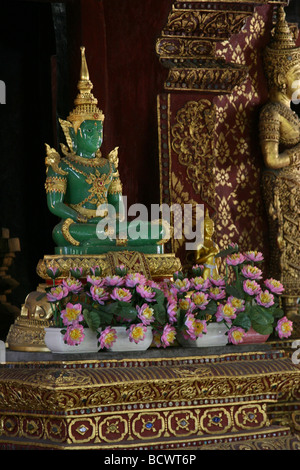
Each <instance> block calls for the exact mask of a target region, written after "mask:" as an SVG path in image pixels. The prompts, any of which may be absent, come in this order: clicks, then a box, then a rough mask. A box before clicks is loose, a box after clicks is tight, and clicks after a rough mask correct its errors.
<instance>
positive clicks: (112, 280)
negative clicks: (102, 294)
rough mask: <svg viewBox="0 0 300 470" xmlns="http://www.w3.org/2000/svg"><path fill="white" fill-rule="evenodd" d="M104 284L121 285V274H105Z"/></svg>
mask: <svg viewBox="0 0 300 470" xmlns="http://www.w3.org/2000/svg"><path fill="white" fill-rule="evenodd" d="M105 284H106V285H107V286H122V285H123V284H124V278H123V277H121V276H117V275H114V276H106V278H105Z"/></svg>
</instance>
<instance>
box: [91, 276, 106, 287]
mask: <svg viewBox="0 0 300 470" xmlns="http://www.w3.org/2000/svg"><path fill="white" fill-rule="evenodd" d="M86 280H87V282H88V283H89V284H91V285H92V286H97V287H102V286H104V284H105V280H104V279H103V278H102V277H100V276H96V275H95V274H91V275H88V276H87V278H86Z"/></svg>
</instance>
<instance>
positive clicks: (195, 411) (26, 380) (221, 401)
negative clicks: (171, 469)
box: [0, 352, 300, 449]
mask: <svg viewBox="0 0 300 470" xmlns="http://www.w3.org/2000/svg"><path fill="white" fill-rule="evenodd" d="M101 356H103V357H104V355H103V354H102V355H101V354H100V355H99V358H100V360H99V359H97V360H94V361H75V362H65V363H61V362H52V363H51V362H50V363H49V362H48V363H38V362H36V363H29V364H18V363H16V364H9V365H7V366H2V367H0V407H1V409H2V410H3V411H2V414H1V418H0V448H3V446H5V445H6V443H9V442H10V443H14V444H16V441H15V440H16V439H17V440H20V441H21V442H20V445H22V443H23V444H24V445H26V443H27V444H28V443H31V444H33V443H34V442H38V444H39V446H41V448H47V447H51V448H52V447H54V448H55V446H58V448H59V447H60V448H64V447H66V448H73V447H72V446H81V448H86V447H85V446H93V447H94V448H99V449H100V448H103V449H105V448H112V446H114V445H116V446H118V447H119V448H125V449H126V448H131V447H133V446H135V447H138V446H140V445H143V446H147V445H149V446H150V445H152V443H153V442H154V441H156V442H157V443H160V445H163V442H164V441H165V440H166V439H167V442H168V444H170V443H174V444H175V443H176V444H177V445H178V446H181V445H182V446H184V445H186V443H187V442H190V443H193V446H200V445H202V443H203V442H204V440H206V442H207V441H208V440H209V439H210V438H213V439H214V442H217V439H218V437H219V438H220V439H221V438H222V441H223V442H225V441H224V436H225V435H226V436H228V437H229V436H230V437H231V439H232V441H234V438H235V437H236V436H239V440H240V441H241V440H247V441H249V440H250V441H251V440H252V439H254V436H255V438H256V439H259V438H260V436H261V435H262V434H263V435H264V437H265V438H267V437H271V436H272V434H271V432H272V433H273V437H274V435H277V433H278V436H280V435H282V436H285V437H287V436H288V434H289V429H288V428H287V427H283V425H281V427H278V426H275V427H274V426H273V427H272V426H270V422H269V417H268V412H267V408H266V406H267V404H275V403H276V402H277V397H278V394H280V395H281V396H282V395H284V394H286V393H288V392H289V391H290V390H296V389H298V388H299V379H300V377H299V369H297V367H295V366H293V364H292V363H291V362H290V361H289V360H288V358H285V357H282V355H281V354H280V353H277V352H268V353H266V354H265V353H255V354H253V353H237V354H227V355H224V356H222V355H220V356H207V357H201V356H199V357H184V356H183V357H173V358H156V359H155V358H148V359H147V358H145V359H137V358H135V359H121V360H118V359H116V358H115V359H111V360H110V359H107V358H105V359H103V360H101ZM105 356H107V355H106V354H105ZM175 356H176V352H175ZM295 419H296V418H295ZM280 433H282V434H280ZM108 446H109V447H108Z"/></svg>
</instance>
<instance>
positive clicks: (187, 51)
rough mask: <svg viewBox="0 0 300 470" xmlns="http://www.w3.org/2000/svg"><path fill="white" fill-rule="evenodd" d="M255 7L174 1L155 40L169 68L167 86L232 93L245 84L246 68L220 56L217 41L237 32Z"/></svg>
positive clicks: (157, 50)
mask: <svg viewBox="0 0 300 470" xmlns="http://www.w3.org/2000/svg"><path fill="white" fill-rule="evenodd" d="M253 10H254V7H253V5H251V4H243V6H242V8H241V5H240V4H237V3H236V4H234V3H228V4H226V5H225V8H224V5H223V4H222V3H221V2H220V3H214V4H213V3H205V2H202V3H199V2H197V3H196V2H188V3H187V2H181V3H180V2H175V3H174V4H173V6H172V11H171V12H170V14H169V16H168V19H167V24H166V26H165V27H164V29H163V31H162V35H161V37H160V38H159V39H158V40H157V42H156V52H157V54H158V55H159V57H160V61H161V63H162V65H163V66H165V67H167V68H168V69H169V75H168V78H167V80H166V82H165V88H166V89H168V90H180V91H183V90H187V91H190V90H193V91H204V90H208V91H210V92H218V93H230V92H231V91H232V90H233V88H235V87H236V86H237V85H239V84H240V83H242V82H243V81H244V80H245V79H246V77H247V67H245V66H244V65H237V64H233V63H227V62H226V61H225V60H224V59H222V58H220V57H218V56H217V55H216V44H217V42H220V41H224V40H226V39H229V38H230V37H231V36H232V35H234V34H237V33H238V32H239V31H240V30H241V29H242V27H243V26H244V24H245V21H246V20H247V18H248V17H249V16H251V15H252V14H253Z"/></svg>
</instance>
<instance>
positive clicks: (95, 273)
mask: <svg viewBox="0 0 300 470" xmlns="http://www.w3.org/2000/svg"><path fill="white" fill-rule="evenodd" d="M101 272H102V269H101V268H100V266H99V265H96V266H92V267H91V268H90V273H91V274H92V276H100V275H101Z"/></svg>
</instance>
